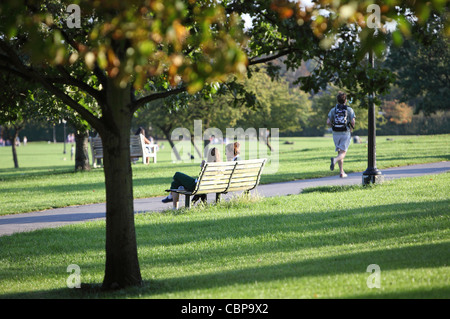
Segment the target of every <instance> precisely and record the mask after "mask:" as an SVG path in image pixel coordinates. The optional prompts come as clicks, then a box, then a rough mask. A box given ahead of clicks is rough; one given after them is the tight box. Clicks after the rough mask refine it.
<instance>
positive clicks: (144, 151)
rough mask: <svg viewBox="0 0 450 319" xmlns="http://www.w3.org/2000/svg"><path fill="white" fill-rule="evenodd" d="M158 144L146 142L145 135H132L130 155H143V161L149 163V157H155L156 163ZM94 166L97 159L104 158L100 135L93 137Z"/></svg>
mask: <svg viewBox="0 0 450 319" xmlns="http://www.w3.org/2000/svg"><path fill="white" fill-rule="evenodd" d="M156 148H157V146H156V144H145V143H144V136H143V135H131V136H130V157H131V158H137V157H142V162H143V163H144V164H147V158H150V157H153V163H156ZM91 151H92V166H93V167H96V163H97V159H101V158H103V145H102V139H101V138H100V137H93V138H92V139H91Z"/></svg>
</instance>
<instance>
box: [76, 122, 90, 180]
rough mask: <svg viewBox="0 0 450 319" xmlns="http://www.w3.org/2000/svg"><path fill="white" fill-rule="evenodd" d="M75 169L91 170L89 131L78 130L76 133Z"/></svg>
mask: <svg viewBox="0 0 450 319" xmlns="http://www.w3.org/2000/svg"><path fill="white" fill-rule="evenodd" d="M75 146H76V147H75V171H89V170H90V169H91V165H89V133H88V131H85V130H83V131H78V130H77V131H76V133H75Z"/></svg>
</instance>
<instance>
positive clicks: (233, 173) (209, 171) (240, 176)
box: [166, 158, 266, 208]
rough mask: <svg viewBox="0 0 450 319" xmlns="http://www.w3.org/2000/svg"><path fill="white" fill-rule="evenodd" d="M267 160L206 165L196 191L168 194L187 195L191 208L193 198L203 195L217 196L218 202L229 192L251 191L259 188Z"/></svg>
mask: <svg viewBox="0 0 450 319" xmlns="http://www.w3.org/2000/svg"><path fill="white" fill-rule="evenodd" d="M265 163H266V159H265V158H264V159H256V160H245V161H235V162H212V163H205V165H204V166H203V168H202V170H201V172H200V175H199V177H198V181H197V184H196V186H195V189H194V190H193V191H192V192H190V191H187V190H180V189H167V190H166V192H175V193H178V194H182V195H185V206H186V207H187V208H190V207H191V196H193V195H202V194H213V193H215V194H216V202H218V201H219V200H220V196H221V194H226V193H228V192H236V191H244V192H246V193H248V192H249V191H250V190H252V189H254V188H255V187H256V186H258V183H259V179H260V177H261V172H262V170H263V168H264V164H265Z"/></svg>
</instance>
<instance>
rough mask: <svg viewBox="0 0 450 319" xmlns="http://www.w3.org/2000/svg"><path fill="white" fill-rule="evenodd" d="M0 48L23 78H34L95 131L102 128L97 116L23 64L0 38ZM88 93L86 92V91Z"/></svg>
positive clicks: (102, 125)
mask: <svg viewBox="0 0 450 319" xmlns="http://www.w3.org/2000/svg"><path fill="white" fill-rule="evenodd" d="M0 48H1V49H2V50H3V52H4V53H5V54H6V55H7V56H8V57H9V59H10V61H11V63H12V64H13V65H14V67H15V68H17V70H18V73H19V74H18V75H20V73H21V74H27V75H28V78H26V77H23V78H24V79H25V80H29V81H31V80H34V81H36V82H37V83H40V84H41V85H42V86H43V87H44V88H45V89H47V90H48V91H49V92H51V93H53V94H54V95H55V96H56V97H58V98H59V99H60V100H61V101H62V102H64V103H65V104H66V105H67V106H69V107H70V108H71V109H72V110H74V111H76V112H78V113H79V114H80V115H81V116H82V117H83V118H84V119H85V120H86V121H87V122H88V123H89V124H91V125H92V127H94V128H95V129H96V130H97V131H103V130H104V124H103V123H102V122H101V120H100V119H99V118H97V117H96V116H95V115H94V114H92V113H91V112H90V111H89V110H87V109H86V108H84V107H83V106H82V105H81V104H79V103H78V102H76V101H75V100H74V99H72V98H71V97H70V96H69V95H67V94H66V93H65V92H63V91H61V90H60V89H59V88H57V87H56V86H54V84H53V82H50V81H49V80H48V78H46V77H45V76H43V75H42V74H40V73H39V72H37V71H36V70H35V69H33V68H32V67H28V66H26V65H24V64H23V62H22V61H21V60H20V58H19V56H18V55H17V53H16V52H15V51H14V49H12V48H11V47H10V46H9V45H8V44H7V43H6V42H5V41H4V40H2V39H0ZM87 93H88V92H87Z"/></svg>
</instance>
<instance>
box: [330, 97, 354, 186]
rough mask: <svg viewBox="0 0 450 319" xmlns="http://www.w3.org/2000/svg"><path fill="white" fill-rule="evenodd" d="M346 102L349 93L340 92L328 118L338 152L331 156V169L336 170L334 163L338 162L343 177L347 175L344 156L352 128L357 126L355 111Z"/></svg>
mask: <svg viewBox="0 0 450 319" xmlns="http://www.w3.org/2000/svg"><path fill="white" fill-rule="evenodd" d="M346 102H347V95H346V94H345V93H343V92H339V93H338V95H337V104H336V106H334V107H333V108H332V109H331V110H330V112H329V113H328V119H327V125H328V126H330V127H331V128H332V130H333V141H334V145H335V146H336V152H338V156H337V157H332V158H331V165H330V170H334V165H336V163H337V164H338V165H339V169H340V177H341V178H345V177H347V174H345V172H344V158H345V155H346V154H347V150H348V147H349V145H350V140H351V132H352V128H354V127H355V112H354V111H353V109H352V108H351V107H350V106H348V105H346V104H345V103H346Z"/></svg>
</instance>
